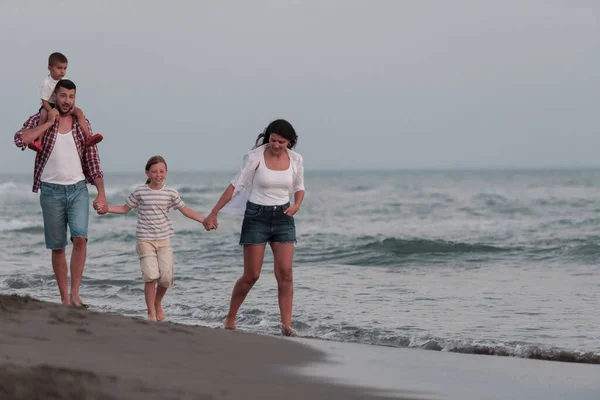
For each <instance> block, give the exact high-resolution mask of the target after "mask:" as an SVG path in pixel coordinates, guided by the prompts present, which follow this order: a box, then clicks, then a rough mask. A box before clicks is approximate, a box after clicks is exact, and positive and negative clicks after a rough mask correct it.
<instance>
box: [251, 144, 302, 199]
mask: <svg viewBox="0 0 600 400" xmlns="http://www.w3.org/2000/svg"><path fill="white" fill-rule="evenodd" d="M293 184H294V171H293V170H292V160H290V166H289V167H288V169H286V170H285V171H274V170H271V169H269V168H267V165H266V163H265V156H264V154H263V157H262V160H260V162H259V163H258V168H257V170H256V173H255V174H254V180H253V181H252V193H250V199H249V200H250V202H252V203H254V204H259V205H261V206H280V205H283V204H286V203H287V202H289V201H290V193H291V191H292V187H293Z"/></svg>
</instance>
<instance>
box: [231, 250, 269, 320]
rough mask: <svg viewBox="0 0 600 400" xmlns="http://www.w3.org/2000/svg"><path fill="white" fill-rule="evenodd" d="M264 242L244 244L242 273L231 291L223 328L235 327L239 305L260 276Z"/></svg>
mask: <svg viewBox="0 0 600 400" xmlns="http://www.w3.org/2000/svg"><path fill="white" fill-rule="evenodd" d="M265 247H266V244H245V245H244V274H243V275H242V277H241V278H239V279H238V280H237V282H236V283H235V286H234V287H233V291H232V293H231V303H230V304H229V313H227V318H225V328H226V329H235V317H236V315H237V312H238V310H239V309H240V306H241V305H242V303H243V302H244V299H246V295H248V292H249V291H250V289H252V286H254V284H255V283H256V281H257V280H258V278H259V276H260V270H261V269H262V264H263V259H264V258H265Z"/></svg>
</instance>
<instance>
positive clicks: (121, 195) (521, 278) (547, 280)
mask: <svg viewBox="0 0 600 400" xmlns="http://www.w3.org/2000/svg"><path fill="white" fill-rule="evenodd" d="M234 174H235V171H229V172H177V171H172V172H170V173H169V177H168V180H167V182H166V183H167V185H169V186H171V187H174V188H175V189H177V190H178V191H179V193H180V194H181V197H182V198H183V200H184V202H185V203H186V204H187V205H188V206H189V207H191V208H193V209H195V210H196V211H198V212H200V213H201V214H203V215H206V214H207V213H208V211H209V210H210V209H211V208H212V206H213V205H214V203H215V202H216V201H217V199H218V198H219V196H220V194H221V193H222V191H223V190H224V189H225V187H226V186H227V184H228V182H229V181H230V180H231V178H232V177H233V175H234ZM144 181H145V175H144V173H143V171H140V172H139V173H106V176H105V185H106V191H107V196H108V202H109V204H111V205H120V204H124V202H125V199H126V197H127V196H128V195H129V193H130V192H131V191H132V190H133V189H134V188H135V187H136V186H137V185H139V184H143V183H144ZM305 181H306V198H305V201H304V204H303V207H302V208H301V210H300V211H299V213H298V214H297V215H296V218H295V219H296V229H297V235H298V243H297V246H296V249H295V257H294V266H293V268H294V290H295V291H294V313H293V328H294V329H295V330H297V332H298V334H299V335H300V336H302V337H305V338H314V339H321V340H327V341H338V342H351V343H362V344H367V345H374V346H391V347H410V348H421V349H424V350H432V351H445V352H458V353H470V354H484V355H490V356H514V357H523V358H534V359H544V360H556V361H569V362H581V363H592V364H600V170H594V169H582V170H485V171H475V170H472V171H471V170H468V171H467V170H466V171H458V170H453V171H321V172H319V171H307V172H306V175H305ZM31 186H32V177H31V174H10V173H4V174H2V175H0V248H1V249H2V256H1V257H0V260H1V261H0V293H3V294H13V293H15V294H20V295H29V296H32V297H34V298H37V299H41V300H46V301H52V302H59V300H60V299H59V296H58V289H57V286H56V283H55V281H54V277H53V273H52V267H51V262H50V252H49V251H48V250H47V249H46V248H45V245H44V235H43V223H42V216H41V209H40V205H39V197H38V195H37V194H35V193H32V192H31ZM94 197H95V189H94V188H92V187H91V188H90V198H91V199H93V198H94ZM90 204H91V203H90ZM170 215H171V218H172V220H173V223H174V226H175V230H176V234H175V236H174V237H173V238H172V247H173V250H174V253H175V285H174V287H173V288H172V289H170V290H169V291H168V292H167V295H166V297H165V299H164V307H165V312H166V314H167V320H168V321H171V322H176V323H181V324H189V325H200V326H206V327H214V328H221V327H222V323H223V319H224V318H225V315H226V313H227V309H228V306H229V298H230V295H231V290H232V288H233V285H234V282H235V281H236V279H237V278H238V277H240V276H241V273H242V248H241V247H240V246H239V245H238V241H239V234H240V227H241V216H234V215H226V214H221V215H220V217H219V229H218V230H216V231H211V232H206V231H205V230H204V229H203V227H202V225H201V224H199V223H197V222H195V221H193V220H190V219H187V218H185V217H184V216H183V215H182V214H181V213H179V212H177V211H173V212H171V213H170ZM135 224H136V214H135V211H132V212H130V213H129V214H127V215H104V216H99V215H96V214H94V213H93V210H92V214H91V216H90V227H89V243H88V257H87V263H86V267H85V271H84V276H83V282H82V287H81V293H82V298H83V299H84V301H86V302H87V303H89V304H90V305H91V309H93V310H96V311H100V312H110V313H117V314H121V315H126V316H132V317H138V318H146V308H145V303H144V292H143V282H142V280H141V273H140V268H139V262H138V259H137V257H136V254H135ZM70 251H71V247H70V246H69V247H68V248H67V252H68V254H67V256H69V253H70ZM278 323H279V308H278V305H277V285H276V281H275V278H274V274H273V257H272V254H271V251H270V249H268V248H267V252H266V258H265V262H264V266H263V269H262V274H261V277H260V279H259V281H258V282H257V283H256V285H255V287H254V288H253V289H252V291H251V292H250V294H249V295H248V297H247V299H246V301H245V302H244V304H243V305H242V307H241V309H240V313H239V315H238V320H237V324H238V329H240V330H243V331H248V332H256V333H260V334H267V335H277V334H279V328H278Z"/></svg>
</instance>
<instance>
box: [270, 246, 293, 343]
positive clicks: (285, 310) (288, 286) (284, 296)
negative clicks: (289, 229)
mask: <svg viewBox="0 0 600 400" xmlns="http://www.w3.org/2000/svg"><path fill="white" fill-rule="evenodd" d="M271 249H272V250H273V260H274V264H275V265H274V267H275V268H274V269H275V278H276V279H277V294H278V298H279V312H280V313H281V329H282V332H283V333H284V334H285V335H286V336H290V335H287V334H286V333H287V332H293V331H291V329H290V325H291V324H292V303H293V299H294V280H293V273H292V260H293V258H294V243H271Z"/></svg>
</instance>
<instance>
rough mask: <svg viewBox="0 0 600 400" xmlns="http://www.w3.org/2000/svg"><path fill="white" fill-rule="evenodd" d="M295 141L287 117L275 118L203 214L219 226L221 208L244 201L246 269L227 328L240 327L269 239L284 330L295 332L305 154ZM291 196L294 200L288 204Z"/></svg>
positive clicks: (209, 222) (242, 241)
mask: <svg viewBox="0 0 600 400" xmlns="http://www.w3.org/2000/svg"><path fill="white" fill-rule="evenodd" d="M297 141H298V136H297V135H296V131H295V130H294V128H293V127H292V125H291V124H290V123H289V122H287V121H286V120H283V119H278V120H275V121H273V122H271V123H270V124H269V126H267V128H266V129H265V131H264V132H263V133H261V134H260V135H258V138H257V139H256V145H255V147H254V148H253V149H252V151H250V152H249V153H248V154H247V155H246V157H244V165H243V167H242V169H241V170H240V172H239V173H238V174H237V175H236V177H235V178H234V179H233V180H232V181H231V184H230V185H229V186H228V187H227V189H225V191H224V192H223V194H222V195H221V198H220V199H219V201H218V202H217V204H215V206H214V208H213V209H212V211H211V213H210V214H209V215H208V216H207V217H206V219H205V220H204V227H205V229H207V230H210V229H216V228H217V226H218V221H217V215H218V213H219V211H221V209H223V208H224V207H225V209H224V210H223V211H227V209H228V210H229V211H233V212H235V211H236V208H237V209H238V210H240V211H241V209H240V208H239V206H237V207H236V204H237V205H239V204H240V200H241V201H242V202H243V203H242V204H244V203H245V204H244V207H245V209H244V221H243V223H242V233H241V235H240V244H241V245H243V246H244V274H243V275H242V277H241V278H239V279H238V280H237V282H236V283H235V286H234V287H233V292H232V294H231V303H230V305H229V313H228V314H227V318H226V319H225V328H226V329H235V328H236V325H235V317H236V315H237V312H238V310H239V308H240V306H241V305H242V303H243V302H244V299H245V298H246V295H247V294H248V292H249V291H250V289H252V287H253V286H254V284H255V283H256V281H257V280H258V278H259V276H260V271H261V269H262V264H263V259H264V256H265V247H266V244H267V243H269V245H270V246H271V250H272V251H273V259H274V268H275V278H276V279H277V289H278V297H279V311H280V313H281V324H280V327H281V333H282V334H283V335H284V336H295V335H296V334H295V332H294V331H293V330H292V328H291V323H292V300H293V296H294V287H293V280H292V259H293V257H294V244H295V243H296V226H295V224H294V215H295V214H296V213H297V212H298V210H299V209H300V206H301V205H302V200H303V199H304V167H303V160H302V156H300V154H298V153H296V152H294V151H292V150H291V149H293V148H294V146H296V142H297ZM292 198H293V200H294V204H293V205H290V200H291V199H292ZM232 199H233V200H232ZM244 200H245V201H244Z"/></svg>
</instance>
